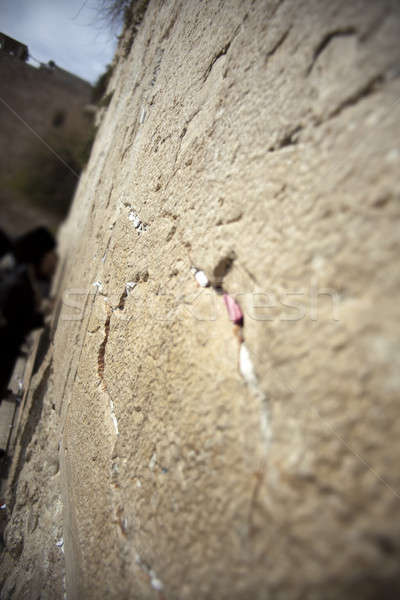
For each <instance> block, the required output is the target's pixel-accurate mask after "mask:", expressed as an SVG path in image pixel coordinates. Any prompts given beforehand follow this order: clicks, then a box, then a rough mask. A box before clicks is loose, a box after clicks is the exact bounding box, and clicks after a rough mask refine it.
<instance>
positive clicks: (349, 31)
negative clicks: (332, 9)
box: [306, 27, 356, 77]
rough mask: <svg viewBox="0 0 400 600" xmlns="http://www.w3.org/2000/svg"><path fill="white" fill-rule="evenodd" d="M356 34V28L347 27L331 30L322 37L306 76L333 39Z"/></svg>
mask: <svg viewBox="0 0 400 600" xmlns="http://www.w3.org/2000/svg"><path fill="white" fill-rule="evenodd" d="M355 34H356V30H355V29H354V27H346V28H343V29H336V30H335V31H330V32H329V33H327V34H326V35H325V36H324V37H323V38H322V40H321V41H320V43H319V44H318V46H317V47H316V48H315V50H314V54H313V58H312V61H311V64H310V65H309V67H308V69H307V71H306V77H307V76H308V75H309V74H310V73H311V71H312V70H313V68H314V65H315V63H316V62H317V60H318V58H319V56H320V55H321V54H322V52H323V51H324V50H325V48H326V47H327V46H328V45H329V44H330V42H331V41H332V40H333V39H335V38H337V37H347V36H349V35H355Z"/></svg>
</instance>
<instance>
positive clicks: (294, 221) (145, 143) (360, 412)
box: [2, 0, 400, 600]
mask: <svg viewBox="0 0 400 600" xmlns="http://www.w3.org/2000/svg"><path fill="white" fill-rule="evenodd" d="M399 33H400V12H399V5H398V3H395V2H390V1H382V2H379V3H378V2H372V1H371V2H368V1H358V2H351V3H348V2H345V1H341V0H334V1H332V2H329V3H326V2H318V1H312V0H305V1H300V2H294V1H293V2H292V1H290V0H287V1H283V2H264V1H261V0H260V1H256V2H250V0H249V1H247V0H245V1H243V2H240V3H239V2H236V1H233V0H232V1H231V2H229V1H228V0H226V1H224V2H217V1H215V0H210V1H208V2H201V3H200V2H195V1H189V2H187V1H183V0H181V1H179V0H170V1H166V2H165V1H161V0H151V1H150V3H149V6H148V8H147V11H146V15H145V18H144V20H143V22H142V23H141V25H140V27H139V29H138V32H137V34H136V36H135V39H134V41H133V44H132V46H131V48H130V49H129V39H130V33H129V32H126V34H125V37H124V39H122V40H121V44H120V48H119V51H118V55H117V57H116V60H115V63H116V64H115V69H114V73H113V77H112V80H111V82H110V87H109V92H110V91H113V96H112V100H111V103H110V105H109V107H108V109H107V110H105V111H104V112H103V113H102V115H101V124H100V128H99V132H98V135H97V138H96V142H95V145H94V148H93V151H92V156H91V160H90V163H89V165H88V167H87V169H86V171H85V173H84V175H83V176H82V178H81V181H80V184H79V189H78V192H77V195H76V198H75V202H74V206H73V210H72V213H71V215H70V217H69V220H68V222H67V224H66V225H65V227H64V229H63V231H62V235H61V240H60V243H61V251H62V256H63V264H62V266H61V269H60V274H59V299H60V303H59V310H58V311H57V312H56V314H55V316H54V322H53V332H54V335H53V337H52V341H51V343H50V346H49V351H48V354H47V357H46V359H45V360H46V361H47V362H45V366H46V365H47V367H45V366H44V367H42V369H44V368H47V376H46V377H47V379H46V381H48V384H47V388H46V389H44V388H43V383H42V388H40V389H41V390H42V392H43V393H42V395H41V396H40V397H41V398H42V400H41V401H42V410H43V416H42V419H41V420H40V419H39V421H38V425H37V428H36V430H35V432H34V434H33V436H34V437H33V438H31V439H33V440H35V439H38V435H39V439H40V438H42V439H44V440H45V439H46V435H47V434H46V431H45V429H46V427H48V429H49V443H42V447H37V449H36V452H35V453H33V454H34V455H35V456H36V457H37V458H36V460H42V461H46V464H47V463H48V464H52V462H51V461H52V460H54V459H55V457H56V458H57V460H59V465H60V470H59V472H57V473H54V474H53V475H52V476H50V475H49V477H48V478H46V480H45V481H42V482H41V487H40V490H37V495H36V507H37V508H36V512H37V520H38V527H39V528H40V527H43V522H45V523H46V524H47V527H45V528H44V529H45V530H46V531H47V537H43V540H44V542H43V543H44V548H42V549H41V552H40V553H39V552H38V551H37V550H36V549H35V548H34V547H33V546H32V540H33V537H32V535H33V534H31V533H30V530H29V527H28V525H27V523H26V516H24V515H26V504H27V502H28V501H27V499H26V496H27V495H26V493H25V497H23V496H21V494H23V489H24V488H23V484H22V483H21V482H23V481H26V474H27V473H28V472H29V471H28V470H29V468H30V465H29V461H28V462H26V461H25V463H23V462H21V463H20V467H19V469H20V471H19V478H20V479H19V480H20V483H18V478H17V477H16V478H15V484H14V485H15V491H14V493H15V500H14V509H13V512H12V514H11V516H10V523H9V525H8V529H7V532H6V544H7V545H8V550H7V546H6V551H5V552H4V554H3V560H2V565H3V567H2V568H3V576H4V577H5V583H4V588H3V595H2V598H8V597H9V596H10V595H12V597H13V598H29V597H31V596H29V593H28V592H27V591H26V590H27V589H29V582H28V583H27V576H26V575H25V573H26V569H25V570H21V568H20V567H19V565H21V564H23V562H22V563H21V561H24V560H30V561H31V562H30V563H29V564H34V565H36V566H37V567H38V568H39V567H40V568H41V569H42V570H41V571H40V572H41V573H45V574H46V575H45V576H44V575H43V576H42V586H43V590H42V595H41V598H54V597H55V596H54V595H53V596H51V594H50V593H49V592H48V591H47V588H46V587H45V581H47V582H48V581H49V578H50V580H51V577H52V576H51V573H52V569H51V568H49V567H48V565H49V564H53V563H51V560H50V559H49V558H47V559H46V560H47V562H46V561H45V559H44V558H43V552H44V553H46V552H47V556H50V554H51V553H53V552H54V550H55V548H56V543H57V541H58V540H59V535H60V531H59V530H58V529H57V528H56V524H57V523H58V524H60V518H59V514H58V513H57V512H56V511H55V513H56V515H55V518H54V519H53V525H52V526H51V525H50V524H49V522H50V521H51V518H50V517H51V515H50V513H51V510H50V509H49V507H51V506H52V504H51V503H49V501H48V497H49V494H50V490H52V491H53V492H54V494H56V489H57V486H59V487H60V488H61V496H62V506H63V522H62V535H63V541H64V552H65V555H64V556H65V585H66V594H67V598H68V599H78V598H79V599H94V598H96V599H98V598H104V599H105V598H107V599H113V598H115V599H127V598H135V600H138V599H143V600H148V599H156V598H158V599H159V600H161V599H164V600H177V599H179V600H189V599H193V598H195V599H196V600H210V599H215V600H228V599H229V600H245V599H246V600H247V599H249V598H251V599H252V600H261V599H266V598H268V599H270V600H295V599H300V598H302V599H307V600H330V599H334V598H335V599H336V598H341V599H346V600H347V599H348V600H354V598H357V599H365V600H367V599H368V600H378V599H381V598H385V600H388V599H391V598H393V599H394V598H397V597H398V595H399V592H400V577H399V572H398V562H399V554H400V551H399V544H400V503H399V500H400V495H399V494H400V475H399V471H398V467H397V462H398V452H399V441H398V440H399V428H400V414H399V413H400V408H399V404H398V386H399V372H400V371H399V341H398V340H399V336H398V333H399V331H398V329H399V326H398V323H399V302H398V292H399V279H400V277H399V269H398V267H397V258H398V250H399V235H398V227H399V216H400V209H399V192H400V185H399V180H398V172H399V157H400V150H399V142H398V140H399V134H400V131H399V130H400V125H399V123H400V119H399V116H400V115H399V111H400V81H399V68H398V65H399V43H398V40H399ZM193 266H195V267H197V268H198V269H201V270H203V271H204V272H205V274H206V276H207V277H208V279H209V281H210V282H212V284H213V286H211V287H208V288H202V287H199V286H198V285H197V284H196V279H195V277H194V276H193V274H192V272H191V267H193ZM221 287H223V289H224V290H225V291H227V292H229V293H230V294H231V295H233V296H234V297H235V298H236V299H237V301H238V303H239V304H240V306H241V308H242V310H243V313H244V327H243V331H242V332H241V331H240V330H239V329H238V328H237V327H236V328H235V327H234V326H233V324H232V323H231V322H230V320H229V318H228V315H227V311H226V309H225V305H224V301H223V298H222V296H221V295H220V294H219V293H218V292H219V291H220V290H219V289H218V288H221ZM61 298H62V302H61ZM243 339H244V342H243V341H242V340H243ZM41 381H42V379H41ZM43 390H44V391H43ZM30 394H31V398H33V394H34V391H32V390H31V392H30ZM28 405H29V402H28ZM46 407H47V408H46ZM46 411H47V412H46ZM46 423H48V425H46ZM39 428H40V429H39ZM54 428H56V431H57V435H55V434H54V431H55V429H54ZM35 436H36V437H35ZM31 443H34V441H33V442H31ZM21 469H22V470H21ZM15 472H16V473H17V472H18V469H16V470H15ZM54 478H57V479H54ZM56 483H57V486H56ZM26 485H28V487H29V486H30V485H33V483H32V482H31V483H29V482H28V484H26ZM21 497H22V498H23V501H21V500H20V501H19V500H18V499H19V498H21ZM56 497H57V496H55V497H54V498H53V502H56ZM24 506H25V508H24ZM24 511H25V512H24ZM42 530H43V529H42ZM16 531H20V533H21V537H23V544H22V547H21V548H19V550H18V552H19V554H18V557H17V558H16V556H15V553H14V556H13V554H12V551H11V553H10V549H9V546H10V542H9V540H8V538H9V536H11V534H12V536H14V537H12V536H11V537H12V539H14V538H15V535H16V533H15V532H16ZM49 531H50V532H52V536H53V538H52V540H51V542H50V541H49V534H48V532H49ZM18 560H19V562H18ZM5 565H6V567H5ZM13 565H14V567H13ZM43 565H45V566H46V565H47V567H48V568H47V570H46V569H45V567H43ZM5 571H6V575H4V572H5ZM53 572H54V576H53V585H54V586H55V588H54V589H56V586H58V585H60V581H61V580H62V577H63V572H62V569H60V568H54V571H53ZM31 577H33V576H31ZM28 579H29V578H28ZM35 585H36V586H37V587H36V588H35V589H39V588H40V576H39V582H36V584H35ZM47 585H48V584H47ZM27 586H28V587H27ZM38 586H39V587H38ZM12 592H13V594H12Z"/></svg>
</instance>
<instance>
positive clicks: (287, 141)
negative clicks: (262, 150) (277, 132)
mask: <svg viewBox="0 0 400 600" xmlns="http://www.w3.org/2000/svg"><path fill="white" fill-rule="evenodd" d="M302 130H303V128H302V127H300V126H298V127H295V128H294V129H292V130H291V131H290V132H289V133H288V134H286V135H285V136H284V137H283V138H282V139H281V140H279V141H278V142H277V143H276V144H274V145H273V146H272V147H271V148H270V149H269V152H276V150H280V149H281V148H285V146H294V145H296V144H297V142H298V141H299V137H300V134H301V132H302Z"/></svg>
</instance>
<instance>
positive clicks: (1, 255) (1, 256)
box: [0, 229, 15, 280]
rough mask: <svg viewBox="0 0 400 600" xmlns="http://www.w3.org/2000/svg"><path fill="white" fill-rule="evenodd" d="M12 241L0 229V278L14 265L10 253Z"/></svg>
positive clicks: (13, 259)
mask: <svg viewBox="0 0 400 600" xmlns="http://www.w3.org/2000/svg"><path fill="white" fill-rule="evenodd" d="M12 248H13V243H12V241H11V239H10V238H9V237H8V235H7V234H6V233H5V232H4V231H3V230H2V229H0V280H1V279H3V278H4V277H5V276H6V275H7V273H8V272H9V271H11V270H12V269H13V267H14V266H15V258H14V256H13V254H12Z"/></svg>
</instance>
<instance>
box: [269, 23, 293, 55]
mask: <svg viewBox="0 0 400 600" xmlns="http://www.w3.org/2000/svg"><path fill="white" fill-rule="evenodd" d="M291 29H292V26H290V27H289V29H287V30H286V31H285V32H284V33H283V34H282V35H281V37H280V38H279V39H278V41H277V42H276V43H275V45H274V46H273V47H272V48H271V50H269V51H268V52H267V55H266V57H265V62H268V60H269V59H270V58H271V56H273V55H274V54H275V52H277V51H278V50H279V48H280V47H281V46H282V45H283V43H284V41H285V40H286V38H287V36H288V35H289V32H290V30H291Z"/></svg>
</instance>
